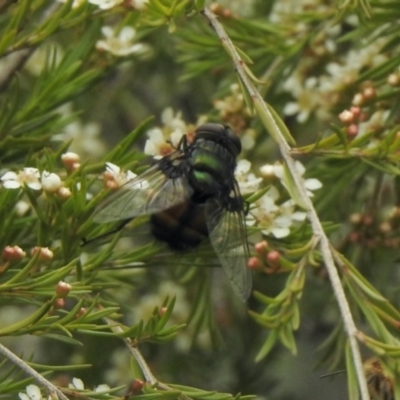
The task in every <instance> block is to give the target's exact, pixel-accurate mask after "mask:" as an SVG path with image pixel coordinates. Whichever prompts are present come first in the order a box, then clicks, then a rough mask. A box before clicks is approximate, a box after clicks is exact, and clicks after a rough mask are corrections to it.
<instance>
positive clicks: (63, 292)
mask: <svg viewBox="0 0 400 400" xmlns="http://www.w3.org/2000/svg"><path fill="white" fill-rule="evenodd" d="M71 289H72V286H71V285H70V284H69V283H66V282H63V281H60V282H58V283H57V286H56V295H57V297H67V296H68V295H69V292H70V291H71Z"/></svg>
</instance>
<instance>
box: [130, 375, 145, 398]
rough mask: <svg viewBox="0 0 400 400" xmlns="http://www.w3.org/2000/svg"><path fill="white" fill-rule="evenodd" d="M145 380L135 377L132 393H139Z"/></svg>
mask: <svg viewBox="0 0 400 400" xmlns="http://www.w3.org/2000/svg"><path fill="white" fill-rule="evenodd" d="M143 385H144V382H143V381H142V380H141V379H135V380H134V381H133V383H132V385H131V393H132V394H135V393H139V392H140V391H141V390H142V389H143Z"/></svg>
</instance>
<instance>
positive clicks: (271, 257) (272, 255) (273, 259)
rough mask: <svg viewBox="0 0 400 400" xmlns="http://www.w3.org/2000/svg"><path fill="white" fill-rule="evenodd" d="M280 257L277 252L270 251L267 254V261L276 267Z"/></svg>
mask: <svg viewBox="0 0 400 400" xmlns="http://www.w3.org/2000/svg"><path fill="white" fill-rule="evenodd" d="M280 257H281V254H280V253H279V251H276V250H271V251H269V252H268V254H267V261H268V263H269V264H270V265H272V266H278V265H279V259H280Z"/></svg>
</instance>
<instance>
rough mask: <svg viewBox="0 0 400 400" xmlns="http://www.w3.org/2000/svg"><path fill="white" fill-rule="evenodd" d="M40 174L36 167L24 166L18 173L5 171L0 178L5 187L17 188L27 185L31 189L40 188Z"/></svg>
mask: <svg viewBox="0 0 400 400" xmlns="http://www.w3.org/2000/svg"><path fill="white" fill-rule="evenodd" d="M39 178H40V174H39V170H38V169H37V168H24V169H23V170H22V171H19V172H18V174H17V173H15V172H13V171H8V172H6V173H5V174H4V175H3V176H2V177H1V178H0V180H1V181H2V183H3V186H4V187H5V188H6V189H18V188H21V187H23V186H24V185H27V186H28V187H29V188H31V189H33V190H40V189H41V188H42V185H41V184H40V182H39Z"/></svg>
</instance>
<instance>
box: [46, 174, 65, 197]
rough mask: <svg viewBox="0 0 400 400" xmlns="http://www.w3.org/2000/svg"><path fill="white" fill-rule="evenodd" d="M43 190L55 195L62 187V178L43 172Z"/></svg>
mask: <svg viewBox="0 0 400 400" xmlns="http://www.w3.org/2000/svg"><path fill="white" fill-rule="evenodd" d="M41 183H42V188H43V190H45V191H46V192H50V193H55V192H57V190H58V189H60V188H61V187H62V180H61V178H60V177H59V176H58V175H57V174H54V173H51V172H47V171H43V172H42V177H41Z"/></svg>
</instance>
